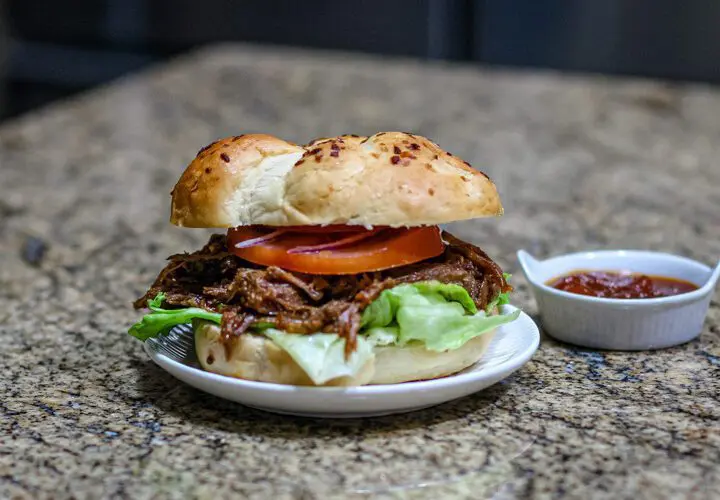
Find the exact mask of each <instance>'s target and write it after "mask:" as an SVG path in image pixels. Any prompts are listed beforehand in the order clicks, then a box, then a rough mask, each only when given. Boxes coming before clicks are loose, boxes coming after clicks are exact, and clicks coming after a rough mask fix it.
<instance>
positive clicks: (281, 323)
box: [134, 233, 510, 354]
mask: <svg viewBox="0 0 720 500" xmlns="http://www.w3.org/2000/svg"><path fill="white" fill-rule="evenodd" d="M443 239H444V240H445V241H446V242H447V243H448V244H447V247H446V248H445V251H444V252H443V253H442V254H441V255H439V256H438V257H434V258H432V259H428V260H425V261H422V262H419V263H416V264H411V265H408V266H402V267H398V268H394V269H389V270H386V271H381V272H372V273H361V274H354V275H339V276H315V275H309V274H303V273H296V272H292V271H286V270H284V269H280V268H278V267H273V266H270V267H261V266H257V265H255V264H252V263H249V262H247V261H244V260H242V259H240V258H239V257H236V256H235V255H233V254H232V253H229V252H228V249H227V246H226V241H225V235H220V234H216V235H213V236H212V237H211V238H210V241H209V242H208V243H207V244H206V245H205V246H204V247H203V248H202V249H201V250H199V251H197V252H194V253H192V254H180V255H173V256H171V257H169V259H168V260H169V261H170V262H169V264H168V265H167V266H166V267H165V268H164V269H163V270H162V271H161V272H160V274H159V275H158V277H157V279H156V280H155V282H154V283H153V285H152V286H151V287H150V289H149V290H148V291H147V292H146V293H145V295H143V296H142V297H140V298H139V299H137V300H136V301H135V303H134V305H135V307H136V308H143V307H147V302H148V300H150V299H152V298H154V297H155V296H156V295H157V294H158V293H160V292H162V293H164V294H165V304H167V305H169V306H170V307H173V306H174V307H201V308H204V309H207V310H212V311H220V309H222V312H223V320H222V325H221V329H222V338H223V339H230V338H232V337H233V336H236V335H240V334H242V333H244V332H245V331H246V330H247V329H248V328H250V327H252V326H253V324H255V323H265V324H267V323H270V324H272V325H275V327H276V328H278V329H281V330H284V331H286V332H290V333H305V334H309V333H316V332H337V333H338V334H339V335H340V336H342V337H344V338H345V339H346V343H345V347H346V353H347V354H349V353H350V352H352V351H353V350H354V349H355V347H356V341H357V334H358V330H359V329H360V322H361V314H362V311H363V310H364V309H365V308H366V307H367V306H368V305H369V304H370V303H371V302H372V301H374V300H375V299H376V298H377V297H378V296H379V295H380V294H381V293H382V291H383V290H386V289H388V288H392V287H394V286H396V285H398V284H401V283H416V282H418V281H427V280H437V281H440V282H443V283H456V284H458V285H461V286H463V287H464V288H465V289H466V290H467V291H468V293H469V294H470V296H471V297H472V299H473V301H474V302H475V304H476V305H477V307H478V308H479V309H485V308H486V307H487V305H488V304H489V303H490V302H491V301H492V300H493V299H494V298H495V297H497V295H498V294H499V293H501V292H503V291H508V290H509V289H510V287H509V285H508V284H507V282H506V281H505V279H504V277H503V274H502V271H501V269H500V267H499V266H498V265H497V264H496V263H495V262H493V261H492V259H490V257H488V256H487V254H485V253H484V252H483V251H482V250H480V249H479V248H478V247H476V246H474V245H471V244H469V243H466V242H464V241H462V240H459V239H457V238H455V237H454V236H452V235H450V234H448V233H443Z"/></svg>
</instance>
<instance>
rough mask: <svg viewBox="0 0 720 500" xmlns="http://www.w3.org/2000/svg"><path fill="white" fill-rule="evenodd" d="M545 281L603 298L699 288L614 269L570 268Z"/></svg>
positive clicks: (668, 293) (645, 296)
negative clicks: (588, 269)
mask: <svg viewBox="0 0 720 500" xmlns="http://www.w3.org/2000/svg"><path fill="white" fill-rule="evenodd" d="M546 284H547V285H549V286H551V287H553V288H556V289H558V290H563V291H565V292H570V293H576V294H580V295H590V296H592V297H603V298H607V299H653V298H657V297H669V296H671V295H679V294H681V293H688V292H692V291H693V290H697V289H698V288H699V287H698V286H697V285H695V284H694V283H690V282H689V281H685V280H680V279H677V278H670V277H667V276H650V275H647V274H640V273H631V272H614V271H574V272H572V273H570V274H566V275H563V276H559V277H557V278H553V279H551V280H549V281H548V282H547V283H546Z"/></svg>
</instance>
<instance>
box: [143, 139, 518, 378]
mask: <svg viewBox="0 0 720 500" xmlns="http://www.w3.org/2000/svg"><path fill="white" fill-rule="evenodd" d="M502 211H503V209H502V205H501V203H500V198H499V196H498V193H497V190H496V188H495V185H494V184H493V182H492V181H491V180H490V179H489V178H488V177H487V176H486V175H485V174H483V173H482V172H479V171H477V170H474V169H473V168H471V167H470V166H469V164H468V163H467V162H464V161H463V160H461V159H460V158H458V157H456V156H453V155H452V154H450V153H448V152H446V151H444V150H442V149H441V148H440V147H438V146H437V145H436V144H434V143H433V142H431V141H429V140H428V139H426V138H424V137H421V136H417V135H412V134H407V133H399V132H384V133H378V134H375V135H373V136H372V137H359V136H356V135H344V136H339V137H334V138H329V139H319V140H315V141H313V142H311V143H310V144H307V145H305V146H298V145H295V144H292V143H289V142H286V141H284V140H281V139H278V138H276V137H272V136H270V135H262V134H252V135H242V136H237V137H229V138H227V139H222V140H219V141H216V142H214V143H212V144H210V145H209V146H207V147H205V148H203V149H202V150H200V152H199V153H198V155H197V157H196V158H195V159H194V160H193V161H192V163H191V164H190V165H189V166H188V167H187V169H186V170H185V172H184V173H183V175H182V177H181V178H180V180H179V181H178V183H177V185H176V186H175V188H174V189H173V190H172V209H171V212H172V213H171V217H170V221H171V222H172V223H173V224H175V225H177V226H183V227H191V228H219V229H222V231H223V232H222V233H221V234H215V235H213V236H212V237H211V238H210V241H208V242H207V244H206V245H205V246H204V247H203V248H202V249H200V250H198V251H196V252H194V253H189V254H187V253H185V254H179V255H173V256H171V257H169V263H168V265H167V266H166V267H165V268H164V269H163V270H162V271H161V272H160V274H159V276H158V277H157V279H156V280H155V282H154V283H153V284H152V286H151V287H150V289H149V290H148V291H147V292H146V293H145V295H143V296H142V297H140V298H139V299H137V301H136V302H135V303H134V305H135V307H136V308H138V309H143V308H147V309H149V312H148V314H146V315H145V316H144V317H143V318H142V320H141V321H139V322H138V323H136V324H135V325H133V326H132V327H131V329H130V334H131V335H133V336H135V337H137V338H139V339H141V340H147V339H148V338H150V337H154V336H157V335H163V334H166V333H167V332H168V331H169V330H170V329H171V328H173V327H174V326H176V325H179V324H192V327H193V329H194V332H195V333H194V334H195V349H196V353H197V357H198V360H199V362H200V364H201V365H202V367H203V368H204V369H205V370H207V371H210V372H214V373H218V374H222V375H227V376H230V377H237V378H242V379H247V380H255V381H262V382H274V383H281V384H292V385H318V386H321V385H366V384H391V383H399V382H407V381H413V380H426V379H434V378H438V377H443V376H446V375H449V374H452V373H456V372H458V371H460V370H463V369H464V368H466V367H468V366H470V365H472V364H473V363H475V362H476V361H478V359H480V357H481V356H482V355H483V353H484V352H485V350H486V349H487V347H488V344H489V342H490V339H491V337H492V335H493V332H494V330H495V328H497V327H498V326H499V325H502V324H504V323H508V322H510V321H513V320H514V319H516V318H517V315H518V314H519V313H518V312H517V311H516V312H514V313H512V314H502V313H501V308H500V306H501V305H503V304H505V303H506V302H507V294H508V292H509V291H510V290H511V287H510V286H509V285H508V283H507V280H506V278H507V277H506V276H505V275H504V274H503V272H502V270H501V269H500V267H499V266H498V265H497V264H496V263H495V262H493V260H492V259H491V258H490V257H488V256H487V254H485V252H483V251H482V250H481V249H480V248H478V247H477V246H474V245H472V244H470V243H466V242H464V241H461V240H459V239H458V238H455V237H454V236H452V235H451V234H449V233H447V232H444V231H443V230H441V229H440V228H439V227H438V224H442V223H446V222H450V221H456V220H461V219H470V218H476V217H490V216H498V215H501V214H502Z"/></svg>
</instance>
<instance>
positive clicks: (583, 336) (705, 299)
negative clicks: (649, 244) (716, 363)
mask: <svg viewBox="0 0 720 500" xmlns="http://www.w3.org/2000/svg"><path fill="white" fill-rule="evenodd" d="M517 256H518V260H519V261H520V266H521V267H522V270H523V273H524V274H525V278H527V280H528V282H529V283H530V287H531V289H532V291H533V295H534V296H535V301H536V302H537V306H538V310H539V313H540V316H541V319H542V326H543V329H544V330H545V331H546V332H547V333H549V334H550V335H552V336H553V337H555V338H557V339H559V340H562V341H564V342H569V343H572V344H577V345H582V346H586V347H593V348H597V349H614V350H627V351H634V350H643V349H660V348H663V347H670V346H673V345H677V344H682V343H684V342H688V341H690V340H692V339H694V338H695V337H697V336H698V335H699V334H700V332H701V331H702V327H703V323H704V321H705V317H706V315H707V311H708V307H709V304H710V300H711V298H712V295H713V290H714V288H715V285H716V284H717V282H718V278H719V277H720V262H718V265H717V267H716V268H715V269H714V270H713V269H712V268H710V267H708V266H706V265H705V264H702V263H700V262H696V261H694V260H690V259H687V258H684V257H678V256H676V255H670V254H666V253H659V252H645V251H637V250H609V251H598V252H581V253H573V254H567V255H560V256H558V257H553V258H550V259H547V260H543V261H539V260H537V259H535V258H534V257H532V256H531V255H530V254H529V253H527V252H526V251H524V250H520V251H519V252H518V253H517ZM576 270H604V271H633V272H638V273H644V274H650V275H659V276H668V277H671V278H678V279H683V280H687V281H690V282H692V283H695V284H696V285H698V286H699V289H697V290H695V291H692V292H689V293H684V294H680V295H674V296H671V297H661V298H656V299H607V298H598V297H590V296H586V295H579V294H574V293H569V292H565V291H562V290H557V289H555V288H552V287H550V286H548V285H546V282H547V281H548V280H550V279H552V278H555V277H558V276H560V275H563V274H567V273H570V272H572V271H576Z"/></svg>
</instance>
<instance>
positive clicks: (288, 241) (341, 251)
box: [227, 226, 445, 274]
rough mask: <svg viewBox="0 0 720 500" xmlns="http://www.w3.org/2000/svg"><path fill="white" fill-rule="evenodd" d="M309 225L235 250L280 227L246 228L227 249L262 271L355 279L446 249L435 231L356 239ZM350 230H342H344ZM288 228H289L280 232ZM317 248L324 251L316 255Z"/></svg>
mask: <svg viewBox="0 0 720 500" xmlns="http://www.w3.org/2000/svg"><path fill="white" fill-rule="evenodd" d="M309 227H310V226H308V227H307V228H303V229H302V230H301V231H296V230H295V228H287V231H285V232H283V233H281V234H280V235H278V236H276V237H273V238H272V239H269V240H266V241H261V243H258V244H256V245H253V246H248V247H245V248H236V247H235V245H236V244H238V243H241V242H243V241H247V240H251V239H256V238H261V237H263V236H265V235H267V234H269V233H271V232H273V231H277V230H278V229H279V228H277V227H267V226H242V227H237V228H234V229H230V230H229V231H228V235H227V238H228V250H229V251H231V252H233V253H234V254H235V255H237V256H238V257H240V258H242V259H245V260H247V261H249V262H253V263H255V264H260V265H263V266H277V267H281V268H283V269H287V270H290V271H297V272H301V273H307V274H357V273H363V272H371V271H382V270H383V269H390V268H393V267H398V266H404V265H406V264H412V263H415V262H419V261H421V260H425V259H429V258H430V257H435V256H437V255H440V254H441V253H442V252H443V250H444V248H445V245H444V244H443V242H442V239H441V238H440V229H439V228H438V227H437V226H428V227H414V228H400V229H393V228H376V229H372V230H367V229H364V228H363V229H362V231H367V232H368V235H367V237H365V238H361V237H357V233H358V232H360V231H361V229H358V228H357V226H334V227H332V228H330V229H328V228H321V227H317V228H316V230H310V229H309ZM343 227H344V228H349V230H347V231H343V230H342V228H343ZM282 229H285V228H282ZM313 247H320V248H321V249H319V250H317V251H313Z"/></svg>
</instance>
